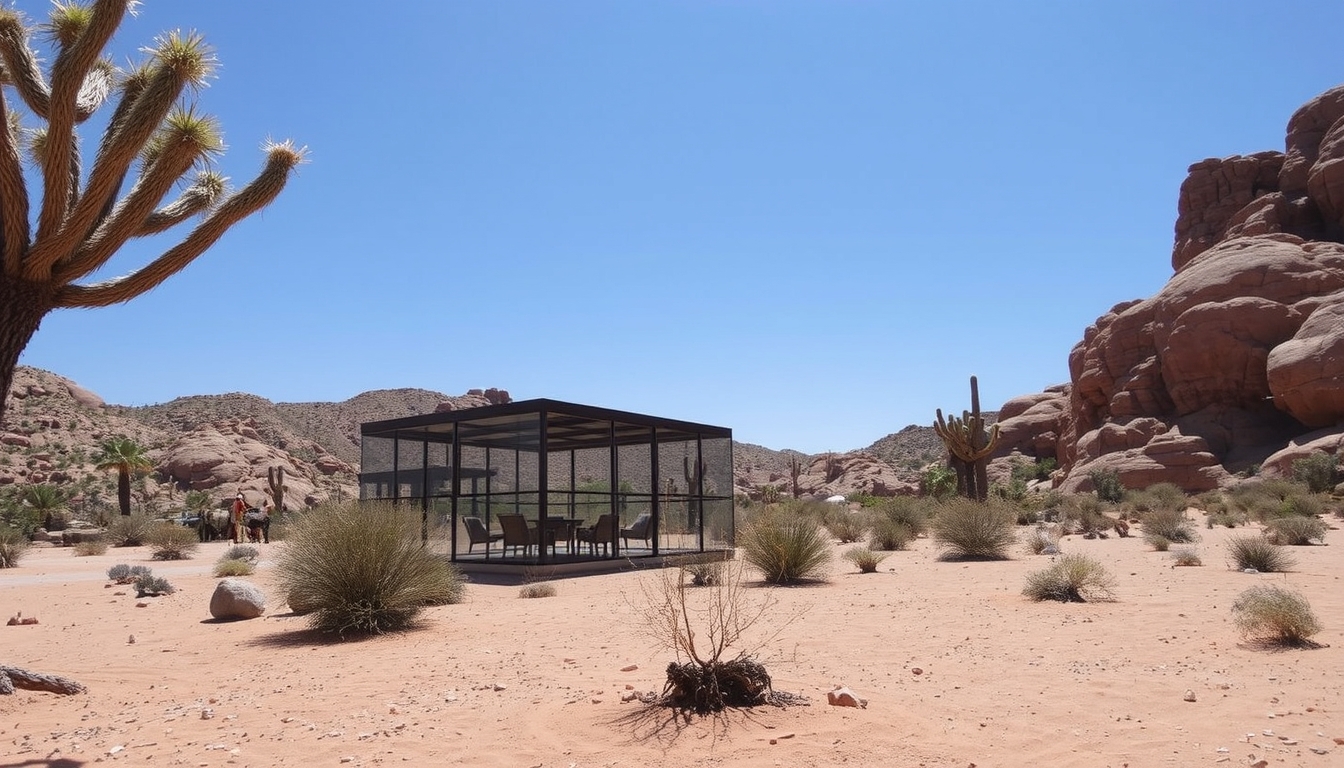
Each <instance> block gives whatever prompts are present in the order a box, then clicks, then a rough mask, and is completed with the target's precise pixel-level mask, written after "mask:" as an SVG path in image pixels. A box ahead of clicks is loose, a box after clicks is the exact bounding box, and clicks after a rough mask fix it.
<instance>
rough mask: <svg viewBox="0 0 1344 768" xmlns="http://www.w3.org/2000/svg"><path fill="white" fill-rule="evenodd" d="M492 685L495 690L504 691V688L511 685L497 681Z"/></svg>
mask: <svg viewBox="0 0 1344 768" xmlns="http://www.w3.org/2000/svg"><path fill="white" fill-rule="evenodd" d="M490 687H491V689H492V690H495V691H502V690H504V689H506V688H508V687H509V686H507V685H505V684H503V683H495V684H494V685H492V686H490Z"/></svg>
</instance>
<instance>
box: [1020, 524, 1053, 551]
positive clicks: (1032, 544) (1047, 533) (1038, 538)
mask: <svg viewBox="0 0 1344 768" xmlns="http://www.w3.org/2000/svg"><path fill="white" fill-rule="evenodd" d="M1027 551H1029V552H1031V554H1033V555H1044V554H1050V555H1057V554H1059V529H1058V528H1052V527H1047V526H1044V525H1041V526H1037V527H1036V528H1035V529H1033V530H1032V532H1031V533H1030V534H1028V536H1027Z"/></svg>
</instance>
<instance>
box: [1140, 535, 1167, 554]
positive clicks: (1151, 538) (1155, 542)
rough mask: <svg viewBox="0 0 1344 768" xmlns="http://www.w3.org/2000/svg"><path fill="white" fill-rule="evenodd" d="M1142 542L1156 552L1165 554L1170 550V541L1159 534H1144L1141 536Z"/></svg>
mask: <svg viewBox="0 0 1344 768" xmlns="http://www.w3.org/2000/svg"><path fill="white" fill-rule="evenodd" d="M1143 541H1144V543H1146V544H1147V545H1148V546H1150V547H1152V548H1153V550H1154V551H1156V552H1166V551H1167V550H1169V549H1171V539H1168V538H1167V537H1166V536H1163V535H1162V534H1160V533H1145V534H1143Z"/></svg>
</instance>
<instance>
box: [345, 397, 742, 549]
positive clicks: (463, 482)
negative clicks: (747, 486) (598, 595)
mask: <svg viewBox="0 0 1344 768" xmlns="http://www.w3.org/2000/svg"><path fill="white" fill-rule="evenodd" d="M360 434H361V437H362V452H363V456H362V462H361V468H362V469H363V471H362V472H361V474H360V498H361V499H390V500H392V501H394V502H396V503H419V505H420V509H421V512H422V523H423V524H422V534H423V535H424V536H425V538H426V540H428V539H429V531H430V528H431V511H432V509H439V508H438V506H437V505H439V504H442V503H444V502H447V503H448V507H449V508H448V511H447V513H446V514H444V513H443V512H442V511H441V510H440V511H439V513H438V517H440V518H442V519H441V520H435V521H433V522H443V523H446V524H448V525H450V526H451V529H450V530H451V547H450V552H451V555H452V559H453V560H454V561H465V560H470V561H471V562H473V563H476V562H482V563H499V564H509V565H518V564H528V563H535V564H550V563H561V562H576V561H590V560H606V559H617V558H620V559H628V558H639V557H659V556H661V555H665V554H682V553H705V552H722V551H731V549H732V547H733V543H734V542H733V524H734V519H733V517H734V510H733V488H732V430H731V429H728V428H726V427H715V426H710V425H707V424H697V423H694V422H688V421H679V420H675V419H666V418H662V417H657V416H648V415H644V414H637V413H630V412H627V411H617V410H612V409H608V408H598V407H594V406H587V405H578V404H575V403H566V402H562V401H558V400H548V399H537V400H525V401H521V402H515V403H507V404H504V405H493V406H485V407H481V408H470V409H465V410H460V411H447V412H443V413H432V414H425V415H422V416H410V417H407V418H401V419H390V420H387V421H376V422H369V423H365V424H363V425H361V427H360ZM389 441H390V442H389ZM432 447H433V451H434V456H433V457H432V456H431V448H432ZM623 449H628V450H629V452H630V453H629V455H627V456H626V460H625V461H624V462H623V461H622V460H621V457H622V450H623ZM645 449H647V464H648V465H647V467H644V468H642V469H640V468H638V467H631V466H625V465H629V464H634V463H636V462H635V460H634V459H633V458H631V457H632V456H639V457H640V458H642V454H643V451H644V450H645ZM602 450H605V451H606V452H607V458H608V462H607V466H606V467H605V469H604V470H603V471H604V472H605V475H606V477H605V481H606V483H607V488H606V491H605V492H602V491H601V490H597V491H594V490H593V489H592V488H591V487H589V488H586V489H581V485H582V484H581V483H580V479H581V475H580V474H579V467H578V464H579V456H580V454H582V455H583V457H584V461H585V462H586V463H587V465H588V467H587V469H589V470H590V471H591V470H593V469H594V466H595V465H594V463H593V462H594V460H595V457H597V454H598V452H600V451H602ZM464 452H465V453H466V454H469V457H468V458H464ZM660 454H661V460H660ZM678 454H679V455H680V458H681V461H682V462H683V467H684V472H683V473H682V475H683V477H684V478H685V481H686V485H687V486H688V487H686V488H685V489H684V490H683V489H679V488H677V486H676V479H675V478H671V477H665V474H666V475H670V474H671V473H670V472H666V473H665V472H664V470H665V469H666V468H667V467H666V463H667V462H670V461H674V460H675V458H677V455H678ZM510 455H511V457H512V462H510V461H509V458H510ZM566 456H567V458H568V477H567V478H565V477H558V478H557V477H552V473H551V471H550V470H551V468H552V460H553V459H557V460H558V461H559V462H561V463H563V462H564V459H565V457H566ZM692 457H694V458H692ZM482 459H483V460H482ZM497 459H502V461H498V460H497ZM524 459H526V461H524ZM596 460H597V461H598V462H600V458H597V459H596ZM601 473H602V472H601V471H599V472H598V474H599V475H600V474H601ZM622 473H624V476H623V475H622ZM560 474H563V472H562V473H560ZM630 481H633V482H634V483H636V484H638V487H635V486H633V485H631V484H630ZM669 481H670V482H669ZM510 483H511V484H512V485H513V487H511V488H509V487H504V488H499V487H496V486H498V485H509V484H510ZM600 483H601V481H600V480H599V481H597V484H598V485H600ZM590 485H591V484H590ZM692 486H693V487H692ZM482 489H484V490H482ZM580 497H582V498H583V499H584V500H585V501H584V502H583V504H584V505H585V506H589V505H593V504H596V505H597V507H598V510H599V512H600V511H601V507H602V506H604V505H605V506H606V508H607V512H608V513H610V514H613V515H616V516H617V517H616V519H617V521H618V524H617V528H618V529H619V528H621V527H623V526H622V524H621V515H622V513H623V512H626V511H627V508H626V504H627V501H628V500H630V499H635V500H636V503H637V504H645V503H647V510H646V511H648V512H650V513H651V515H652V520H651V524H650V541H651V546H649V547H648V548H647V551H640V552H632V551H626V550H625V549H624V547H623V546H622V543H623V542H622V541H621V539H620V536H619V533H618V535H617V536H616V538H617V542H616V543H615V544H613V545H612V546H611V547H610V548H609V551H607V552H606V553H605V554H603V555H601V556H597V555H591V556H585V555H584V553H583V548H582V546H577V547H575V548H574V550H575V551H570V552H567V553H566V554H565V555H563V556H562V555H560V553H559V552H558V550H557V549H556V548H555V546H556V545H555V543H554V542H553V541H549V540H548V539H547V538H546V534H545V532H546V531H547V530H548V525H550V524H551V522H550V521H554V520H556V519H557V517H565V518H567V519H568V520H570V521H571V522H569V523H565V524H563V525H567V526H569V529H570V530H572V529H573V528H574V526H575V525H576V524H577V523H576V522H574V521H576V520H577V512H576V507H577V506H578V505H579V504H580V502H579V501H578V499H579V498H580ZM604 497H605V499H604ZM592 499H597V500H598V501H596V502H593V501H591V500H592ZM525 500H526V501H525ZM509 504H512V505H513V508H514V510H515V511H521V509H522V508H523V506H527V507H528V508H529V509H530V508H532V507H535V515H534V516H532V517H531V518H530V519H529V522H530V523H533V524H535V525H536V527H537V530H538V531H539V532H541V533H538V545H537V547H536V553H535V555H534V556H532V557H530V558H528V557H525V558H519V557H505V556H504V555H503V554H502V552H497V553H495V554H494V556H493V557H492V556H491V551H490V547H489V546H487V547H486V553H485V555H484V557H476V556H470V555H469V554H468V553H464V552H459V549H458V547H459V544H458V538H459V533H460V532H462V527H461V526H460V525H459V520H460V517H461V516H463V515H466V514H472V513H476V514H481V510H482V508H483V509H484V516H485V518H486V520H485V521H486V525H487V528H489V527H490V517H491V515H492V514H495V513H496V512H495V511H496V510H497V508H501V507H506V506H508V505H509ZM468 505H469V506H468ZM556 507H559V510H558V511H560V512H562V513H564V514H562V515H558V516H557V515H555V514H554V512H556V511H557V510H556ZM674 509H676V510H679V509H684V510H685V511H686V515H687V519H686V525H685V526H684V528H680V529H678V533H677V534H676V538H677V540H678V541H679V542H681V543H680V544H679V545H677V546H670V547H666V548H664V547H661V546H660V535H659V534H660V533H661V532H663V531H664V530H666V531H668V533H669V538H671V537H672V531H673V529H674V528H676V526H673V525H671V523H672V521H671V520H670V519H669V518H668V517H667V516H668V515H670V514H671V513H672V512H673V511H674ZM641 511H643V510H641ZM636 514H637V513H636ZM585 521H586V514H585ZM707 524H708V526H709V527H710V528H711V532H710V535H708V536H707V534H706V528H707ZM463 535H464V534H463ZM570 542H571V544H572V543H573V539H572V538H571V539H570ZM687 542H691V543H689V544H688V543H687ZM567 549H568V548H567ZM640 549H641V550H643V549H645V548H640ZM501 550H502V548H501Z"/></svg>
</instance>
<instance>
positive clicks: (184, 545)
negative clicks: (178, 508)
mask: <svg viewBox="0 0 1344 768" xmlns="http://www.w3.org/2000/svg"><path fill="white" fill-rule="evenodd" d="M145 544H147V545H149V550H150V556H151V557H153V558H154V559H155V560H189V559H190V558H191V556H192V555H193V554H195V552H196V550H197V549H200V546H201V542H200V540H199V539H197V538H196V532H195V531H193V530H191V529H190V528H185V527H183V526H181V525H178V524H176V523H171V522H167V523H165V522H155V523H154V524H152V525H151V526H150V527H149V531H148V532H147V533H146V534H145Z"/></svg>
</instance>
